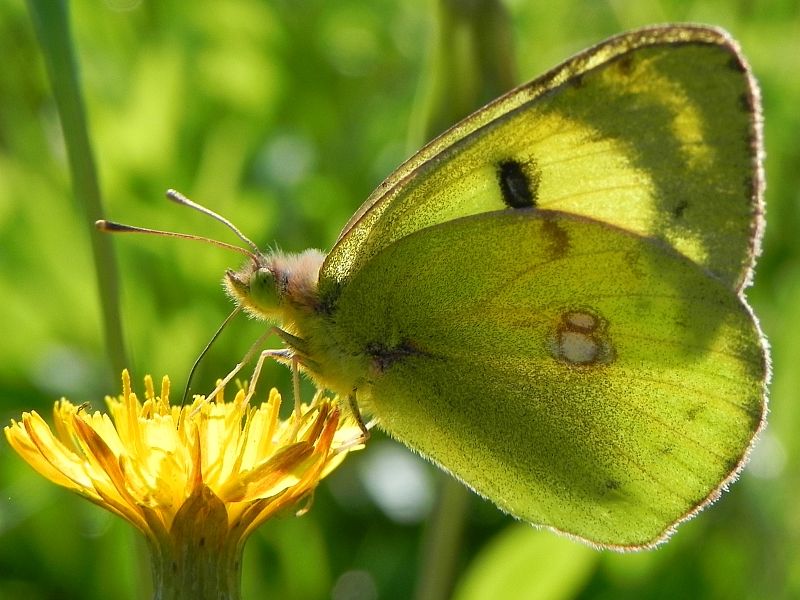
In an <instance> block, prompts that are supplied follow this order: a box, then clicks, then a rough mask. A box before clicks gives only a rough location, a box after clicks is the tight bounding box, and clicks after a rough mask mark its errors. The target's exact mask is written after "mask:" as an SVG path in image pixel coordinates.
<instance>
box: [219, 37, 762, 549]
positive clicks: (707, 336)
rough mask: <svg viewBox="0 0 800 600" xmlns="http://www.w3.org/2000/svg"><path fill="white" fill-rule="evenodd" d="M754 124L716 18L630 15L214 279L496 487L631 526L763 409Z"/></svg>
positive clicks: (536, 515) (751, 88)
mask: <svg viewBox="0 0 800 600" xmlns="http://www.w3.org/2000/svg"><path fill="white" fill-rule="evenodd" d="M760 125H761V124H760V103H759V95H758V90H757V87H756V84H755V82H754V80H753V77H752V75H751V73H750V70H749V68H748V66H747V64H746V62H745V60H744V58H743V57H742V55H741V53H740V51H739V49H738V47H737V45H736V44H735V42H733V41H732V40H731V38H730V37H729V36H728V35H727V34H726V33H724V32H722V31H720V30H717V29H712V28H707V27H697V26H664V27H655V28H650V29H642V30H638V31H634V32H631V33H626V34H623V35H620V36H618V37H615V38H612V39H610V40H607V41H605V42H603V43H601V44H599V45H597V46H595V47H593V48H591V49H589V50H586V51H584V52H582V53H581V54H578V55H577V56H575V57H573V58H571V59H570V60H568V61H567V62H565V63H564V64H562V65H560V66H558V67H556V68H555V69H553V70H552V71H550V72H548V73H547V74H545V75H544V76H542V77H541V78H539V79H537V80H535V81H533V82H531V83H528V84H526V85H523V86H521V87H519V88H517V89H515V90H512V91H511V92H509V93H508V94H506V95H505V96H502V97H501V98H499V99H497V100H495V101H494V102H492V103H490V104H489V105H487V106H486V107H484V108H482V109H481V110H479V111H478V112H476V113H474V114H473V115H471V116H469V117H467V118H466V119H465V120H463V121H462V122H461V123H458V124H457V125H455V126H454V127H453V128H451V129H450V130H448V131H447V132H446V133H444V134H443V135H441V136H440V137H438V138H437V139H435V140H434V141H432V142H431V143H429V144H428V145H427V146H425V147H424V148H423V149H422V150H420V151H419V152H418V153H417V154H416V155H414V156H413V157H412V158H411V159H409V160H408V161H407V162H406V163H405V164H403V165H402V166H401V167H400V168H399V169H398V170H397V171H395V172H394V173H393V174H392V175H390V176H389V177H388V178H387V179H386V180H385V181H384V182H383V183H382V184H381V185H380V186H379V187H378V189H377V190H376V191H375V192H374V193H373V194H372V195H371V196H370V197H369V198H368V199H367V201H366V202H365V203H364V205H363V206H362V207H361V208H360V209H359V210H358V211H357V212H356V214H355V215H354V216H353V217H352V218H351V219H350V221H349V222H348V223H347V225H346V226H345V228H344V229H343V231H342V233H341V235H340V236H339V239H338V240H337V242H336V244H335V245H334V247H333V249H332V250H331V252H330V253H329V254H327V255H325V254H323V253H321V252H319V251H316V250H309V251H306V252H304V253H302V254H299V255H284V254H279V253H268V254H262V253H258V252H257V253H255V254H254V255H253V256H252V257H251V260H249V262H248V263H247V264H246V265H245V267H244V268H243V269H241V270H240V271H238V272H228V274H227V276H226V278H225V282H226V285H227V288H228V291H229V293H230V295H231V296H232V297H233V299H234V300H235V302H236V303H237V304H238V305H239V306H241V307H242V308H243V309H244V310H246V311H247V312H249V313H250V314H251V315H254V316H256V317H258V318H262V319H265V320H268V321H271V322H274V323H276V324H278V325H279V327H280V329H278V331H279V333H280V335H281V336H282V338H283V340H284V342H285V344H286V348H285V350H283V351H278V352H274V351H273V352H271V353H268V354H269V355H276V354H277V356H278V357H279V358H283V359H287V360H289V359H291V360H292V361H294V362H295V363H296V364H298V365H299V367H300V368H301V369H302V370H303V371H304V372H305V373H307V374H308V375H309V376H310V377H311V378H312V379H313V380H314V381H315V382H316V384H317V385H318V386H320V387H323V388H327V389H330V390H332V391H333V392H335V393H337V394H338V395H339V396H340V397H341V398H349V399H350V402H351V404H353V405H354V406H357V407H358V410H360V411H361V412H363V413H364V414H365V415H369V416H372V417H374V418H376V419H377V422H378V424H379V426H380V427H381V428H383V429H384V430H385V431H387V432H388V433H389V434H390V435H391V436H393V437H395V438H396V439H398V440H400V441H401V442H403V443H404V444H406V445H407V446H409V447H410V448H412V449H413V450H415V451H417V452H419V453H420V454H422V455H423V456H425V457H427V458H429V459H430V460H432V461H433V462H435V463H436V464H438V465H439V466H441V467H442V468H443V469H445V470H447V471H448V472H450V473H452V474H453V475H454V476H455V477H457V478H459V479H461V480H462V481H463V482H465V483H466V484H467V485H468V486H470V487H471V488H472V489H474V490H475V491H476V492H477V493H479V494H481V495H483V496H485V497H487V498H489V499H491V500H492V501H493V502H495V503H496V504H497V505H498V506H499V507H500V508H502V509H503V510H505V511H507V512H509V513H511V514H512V515H514V516H516V517H518V518H520V519H524V520H526V521H529V522H531V523H534V524H537V525H542V526H546V527H549V528H551V529H554V530H557V531H559V532H563V533H566V534H569V535H571V536H574V537H577V538H580V539H582V540H585V541H588V542H590V543H592V544H595V545H597V546H603V547H614V548H640V547H647V546H652V545H654V544H656V543H658V542H659V541H662V540H663V539H665V538H666V537H667V536H668V535H669V534H670V533H671V532H672V530H673V528H674V527H675V525H676V524H677V523H679V522H680V521H682V520H684V519H686V518H688V517H690V516H691V515H693V514H694V513H696V512H697V511H698V510H700V509H701V508H703V507H704V506H705V505H707V504H708V503H710V502H711V501H713V500H714V499H716V498H717V497H718V496H719V494H720V492H721V491H722V490H723V489H724V488H725V487H726V486H727V485H728V484H729V483H730V482H731V481H732V480H733V479H734V478H735V477H736V476H737V474H738V473H739V471H740V470H741V468H742V466H743V464H744V462H745V460H746V457H747V454H748V452H749V450H750V448H751V447H752V444H753V441H754V439H755V437H756V435H757V433H758V431H759V430H760V429H761V427H762V426H763V424H764V415H765V411H766V381H767V378H768V372H769V362H768V357H767V350H766V342H765V341H764V339H763V336H762V335H761V332H760V330H759V328H758V324H757V322H756V320H755V318H754V316H753V314H752V312H751V310H750V308H749V307H748V305H747V303H746V301H745V299H744V296H743V290H744V288H745V286H746V285H748V284H749V282H750V278H751V272H752V267H753V264H754V258H755V256H756V254H757V252H758V246H759V241H760V238H761V231H762V227H763V219H762V212H763V205H762V189H763V178H762V171H761V160H762V150H761V129H760ZM268 354H265V356H266V355H268Z"/></svg>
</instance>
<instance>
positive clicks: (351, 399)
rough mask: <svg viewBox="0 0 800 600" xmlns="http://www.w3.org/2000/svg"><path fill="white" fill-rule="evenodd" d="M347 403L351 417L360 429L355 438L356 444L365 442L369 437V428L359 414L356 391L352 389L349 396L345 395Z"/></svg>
mask: <svg viewBox="0 0 800 600" xmlns="http://www.w3.org/2000/svg"><path fill="white" fill-rule="evenodd" d="M347 405H348V406H349V407H350V412H351V413H352V414H353V417H354V418H355V420H356V424H357V425H358V428H359V429H360V430H361V435H360V436H359V438H358V439H357V440H355V442H356V445H358V444H365V443H366V442H367V440H368V439H369V435H370V433H369V428H368V427H367V424H366V423H365V422H364V417H363V416H362V415H361V409H360V408H359V407H358V401H357V400H356V391H355V390H353V391H352V392H351V393H350V395H349V396H347Z"/></svg>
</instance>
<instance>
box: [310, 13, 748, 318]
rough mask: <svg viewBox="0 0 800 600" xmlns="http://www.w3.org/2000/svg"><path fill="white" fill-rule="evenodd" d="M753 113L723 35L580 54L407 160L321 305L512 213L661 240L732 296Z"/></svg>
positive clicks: (626, 41) (346, 253)
mask: <svg viewBox="0 0 800 600" xmlns="http://www.w3.org/2000/svg"><path fill="white" fill-rule="evenodd" d="M760 159H761V156H760V108H759V100H758V93H757V89H756V87H755V84H754V82H753V80H752V77H751V75H750V72H749V69H748V67H747V65H746V63H745V61H744V58H743V57H742V56H741V55H740V53H739V51H738V48H737V47H736V45H735V43H734V42H733V41H732V40H731V39H730V38H729V37H728V35H727V34H725V33H724V32H722V31H719V30H715V29H710V28H704V27H688V26H670V27H660V28H653V29H644V30H639V31H634V32H631V33H627V34H624V35H621V36H619V37H616V38H612V39H610V40H608V41H606V42H604V43H602V44H600V45H598V46H596V47H594V48H592V49H589V50H587V51H585V52H583V53H581V54H579V55H577V56H576V57H574V58H572V59H571V60H569V61H567V62H566V63H564V64H563V65H561V66H560V67H557V68H555V69H554V70H552V71H551V72H549V73H548V74H546V75H545V76H543V77H542V78H540V79H538V80H535V81H533V82H531V83H529V84H527V85H524V86H522V87H520V88H518V89H516V90H513V91H512V92H510V93H509V94H507V95H505V96H503V97H501V98H499V99H498V100H496V101H494V102H492V103H491V104H489V105H488V106H486V107H485V108H483V109H481V110H480V111H478V112H477V113H475V114H473V115H472V116H470V117H468V118H467V119H465V120H464V121H462V122H461V123H459V124H457V125H456V126H454V127H453V128H452V129H450V130H449V131H448V132H446V133H445V134H443V135H442V136H440V137H439V138H437V139H436V140H434V141H432V142H431V143H430V144H428V145H427V146H426V147H425V148H423V149H422V150H421V151H420V152H419V153H418V154H416V155H415V156H414V157H412V158H411V159H410V160H409V161H408V162H406V163H405V164H404V165H403V166H402V167H400V168H399V169H398V170H397V171H396V172H395V173H394V174H392V175H391V176H390V177H389V178H388V179H387V180H386V181H384V182H383V184H381V186H379V188H378V189H377V190H376V191H375V192H374V193H373V194H372V196H371V197H370V198H369V199H368V200H367V201H366V202H365V203H364V205H363V206H362V207H361V208H360V209H359V211H358V212H357V213H356V214H355V216H354V217H353V218H352V219H351V220H350V222H349V223H348V224H347V226H346V227H345V229H344V231H343V232H342V234H341V236H340V238H339V241H338V242H337V244H336V246H335V247H334V248H333V250H332V251H331V253H330V254H329V256H328V257H327V259H326V261H325V264H324V265H323V268H322V271H321V274H320V280H319V285H320V293H321V295H322V297H323V299H324V301H325V303H326V304H328V305H332V304H333V303H335V298H336V295H337V294H338V292H339V290H340V289H341V288H342V287H343V286H344V285H345V284H346V282H347V280H348V279H349V278H350V277H352V276H353V275H354V274H355V273H356V272H357V271H358V270H360V269H361V268H363V267H364V265H366V264H367V263H368V262H369V261H370V260H371V259H372V257H373V256H375V255H376V254H377V253H378V252H379V251H380V250H381V249H382V248H384V247H386V246H388V245H389V244H391V243H392V242H394V241H395V240H398V239H400V238H402V237H404V236H406V235H409V234H410V233H412V232H414V231H418V230H420V229H422V228H424V227H428V226H431V225H434V224H436V223H442V222H445V221H448V220H450V219H454V218H457V217H460V216H466V215H471V214H480V213H483V212H488V211H494V210H499V209H503V208H505V207H508V206H513V205H514V204H515V203H516V205H517V206H518V205H520V204H521V205H525V204H526V203H527V204H529V205H531V206H536V207H538V208H544V209H553V210H561V211H566V212H570V213H574V214H578V215H584V216H589V217H592V218H595V219H597V220H600V221H603V222H606V223H610V224H613V225H617V226H620V227H622V228H624V229H628V230H630V231H633V232H636V233H639V234H641V235H645V236H650V237H654V238H657V239H660V240H663V241H664V242H666V243H667V244H668V245H670V246H671V247H673V248H675V249H677V250H678V251H679V252H680V253H682V254H684V255H685V256H687V257H689V258H691V259H692V260H693V261H694V262H696V263H697V264H699V265H701V266H703V267H705V268H706V269H707V270H708V271H709V272H711V273H713V274H714V275H715V276H717V277H719V278H720V279H722V280H723V281H726V282H727V283H728V284H729V286H730V287H731V288H734V289H737V290H739V289H741V287H742V286H743V284H745V283H746V282H747V280H748V278H749V272H750V268H751V266H752V263H753V257H754V254H755V251H756V250H757V248H756V246H757V243H758V242H757V240H758V239H759V234H760V229H761V219H760V214H761V199H760V194H761V188H762V177H761V171H760V167H759V165H760Z"/></svg>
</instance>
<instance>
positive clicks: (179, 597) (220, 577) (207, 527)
mask: <svg viewBox="0 0 800 600" xmlns="http://www.w3.org/2000/svg"><path fill="white" fill-rule="evenodd" d="M148 541H149V543H150V550H151V556H150V558H151V565H152V570H153V600H241V597H242V594H241V581H242V550H243V548H244V540H242V539H239V538H238V537H236V536H235V535H232V534H231V531H230V528H229V525H228V513H227V510H226V508H225V504H224V503H223V502H222V501H221V500H220V499H219V498H218V497H217V496H216V495H215V494H214V492H212V491H211V489H210V488H208V487H206V486H205V485H201V486H200V487H199V488H198V489H197V490H196V491H195V492H194V493H193V494H192V495H191V496H190V497H189V498H188V499H187V500H186V502H185V503H184V504H183V506H182V507H181V508H180V510H179V511H178V514H177V515H175V520H174V522H173V524H172V527H171V529H170V533H169V537H168V538H163V537H162V538H157V537H153V538H150V539H149V540H148Z"/></svg>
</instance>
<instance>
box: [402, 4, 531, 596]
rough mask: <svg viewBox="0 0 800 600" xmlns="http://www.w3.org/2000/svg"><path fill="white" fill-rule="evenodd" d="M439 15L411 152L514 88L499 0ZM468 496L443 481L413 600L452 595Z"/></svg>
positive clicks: (446, 7) (442, 9) (445, 9)
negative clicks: (414, 599)
mask: <svg viewBox="0 0 800 600" xmlns="http://www.w3.org/2000/svg"><path fill="white" fill-rule="evenodd" d="M437 16H438V21H437V29H436V31H435V32H434V40H433V44H432V51H431V55H430V61H429V64H428V73H427V79H426V81H425V82H424V83H423V86H422V87H421V94H420V96H419V98H418V99H417V107H416V111H415V114H414V116H412V120H411V126H410V136H409V137H410V142H411V143H412V144H413V147H414V148H417V147H419V145H420V144H421V143H422V142H424V141H427V140H429V139H431V138H432V137H433V136H435V135H437V134H439V133H441V132H442V131H444V130H445V129H446V128H447V127H449V126H450V125H453V124H454V123H456V122H457V121H458V120H459V119H461V118H463V117H466V116H467V115H468V114H469V113H471V112H472V111H474V110H475V109H477V108H478V107H480V106H481V105H482V104H484V103H486V102H488V101H489V100H491V99H492V98H494V97H496V96H498V95H500V94H501V93H503V92H505V91H507V90H509V89H511V88H512V87H513V86H514V83H515V75H514V73H515V66H514V60H513V52H512V47H513V43H512V33H511V25H510V21H509V17H508V14H507V13H506V11H505V9H504V7H503V5H502V4H501V3H500V2H499V1H498V0H440V1H439V6H438V15H437ZM468 498H469V491H467V489H466V488H465V487H464V486H463V485H461V484H460V483H459V482H457V481H455V480H453V479H452V478H450V477H449V476H447V475H444V474H443V475H442V484H441V486H440V489H439V498H438V501H437V504H436V507H435V509H434V512H433V514H432V515H431V518H430V520H429V522H428V526H427V528H426V531H425V535H424V539H423V548H422V560H421V561H420V565H419V571H420V572H419V576H418V578H417V590H416V593H415V598H416V599H417V600H443V599H446V598H449V597H450V594H451V592H452V589H453V583H454V580H455V577H456V575H457V573H456V566H457V564H458V563H459V556H460V549H461V538H462V533H463V530H464V527H465V521H466V516H467V510H468V506H469V504H468Z"/></svg>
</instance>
